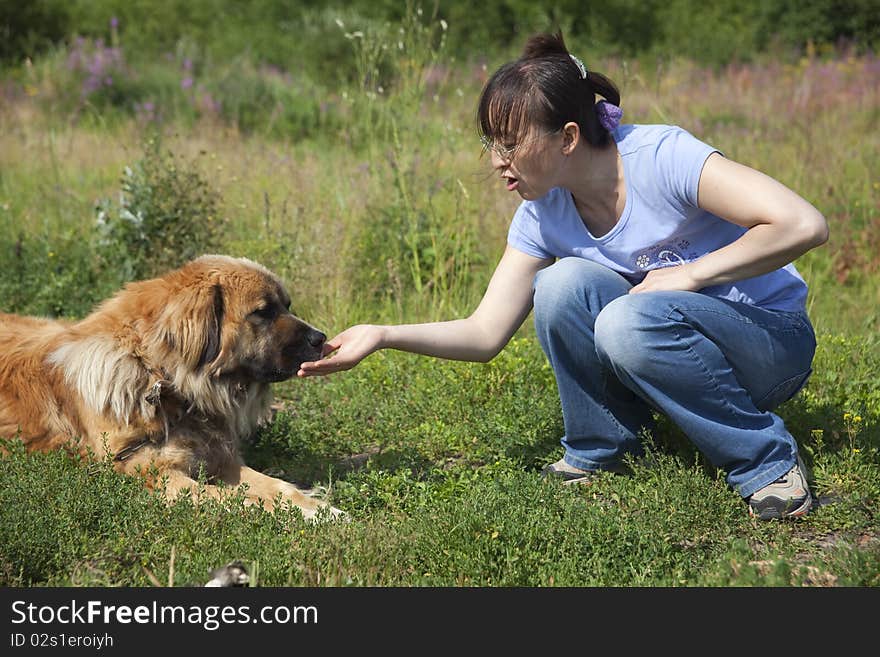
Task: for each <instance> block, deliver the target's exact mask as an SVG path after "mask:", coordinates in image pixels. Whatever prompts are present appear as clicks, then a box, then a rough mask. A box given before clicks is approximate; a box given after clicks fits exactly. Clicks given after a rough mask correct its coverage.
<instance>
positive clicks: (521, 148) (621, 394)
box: [299, 33, 828, 519]
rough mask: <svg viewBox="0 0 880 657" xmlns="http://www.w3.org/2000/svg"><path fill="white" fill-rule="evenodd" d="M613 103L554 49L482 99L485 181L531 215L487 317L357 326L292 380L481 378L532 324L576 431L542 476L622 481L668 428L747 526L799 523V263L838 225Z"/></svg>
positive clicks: (512, 243)
mask: <svg viewBox="0 0 880 657" xmlns="http://www.w3.org/2000/svg"><path fill="white" fill-rule="evenodd" d="M597 96H598V97H602V98H604V100H599V101H598V102H596V98H597ZM619 103H620V98H619V93H618V91H617V89H616V87H615V86H614V84H613V83H612V82H611V81H610V80H608V79H607V78H606V77H604V76H602V75H600V74H598V73H595V72H592V71H588V70H587V69H586V68H585V67H584V65H583V63H582V62H581V61H580V60H579V59H577V58H576V57H574V56H573V55H570V54H569V52H568V50H567V49H566V46H565V43H564V41H563V38H562V35H561V34H559V33H557V34H555V35H547V34H544V35H537V36H534V37H532V38H531V39H530V40H529V41H528V43H527V44H526V47H525V49H524V52H523V54H522V56H521V57H520V58H519V59H518V60H516V61H514V62H510V63H508V64H506V65H504V66H502V67H501V68H500V69H499V70H498V71H496V72H495V73H494V74H493V76H492V77H491V79H490V80H489V81H488V83H487V84H486V86H485V87H484V89H483V92H482V94H481V97H480V102H479V110H478V116H479V124H480V130H481V132H482V136H483V140H484V145H486V147H487V148H488V150H489V152H490V154H491V162H492V167H493V169H494V170H496V171H497V172H498V174H499V176H500V177H501V179H502V181H503V182H504V183H505V184H506V187H507V190H508V191H515V192H517V193H518V194H519V195H520V196H521V197H522V199H523V202H522V203H521V205H520V206H519V209H518V210H517V211H516V213H515V215H514V217H513V221H512V223H511V225H510V229H509V232H508V244H507V248H506V250H505V252H504V255H503V256H502V258H501V260H500V262H499V263H498V266H497V268H496V270H495V272H494V274H493V276H492V278H491V280H490V281H489V285H488V287H487V289H486V292H485V295H484V296H483V299H482V300H481V302H480V304H479V306H478V307H477V309H476V310H475V311H474V313H473V314H472V315H471V316H469V317H467V318H465V319H458V320H454V321H447V322H434V323H428V324H411V325H398V326H375V325H359V326H354V327H351V328H349V329H347V330H345V331H343V332H342V333H340V334H339V335H338V336H336V337H335V338H333V339H332V340H329V341H328V342H327V346H326V347H325V355H327V354H332V355H331V356H330V357H329V358H325V359H323V360H320V361H317V362H309V363H303V365H302V369H301V370H300V372H299V375H300V376H311V375H316V374H327V373H330V372H336V371H340V370H345V369H349V368H351V367H354V366H355V365H356V364H357V363H358V362H360V361H361V360H362V359H363V358H364V357H366V356H367V355H369V354H370V353H372V352H374V351H376V350H378V349H387V348H391V349H399V350H404V351H409V352H414V353H419V354H425V355H429V356H435V357H440V358H448V359H458V360H471V361H488V360H490V359H491V358H493V357H494V356H495V355H496V354H497V353H498V352H499V351H500V350H501V349H502V348H503V347H504V345H505V344H507V342H508V340H509V339H510V338H511V336H512V335H513V334H514V332H515V331H516V330H517V329H518V328H519V326H520V325H521V324H522V322H523V321H524V320H525V318H526V316H527V315H528V314H529V312H530V311H531V310H532V308H534V312H535V320H534V321H535V328H536V331H537V336H538V340H539V341H540V343H541V346H542V348H543V350H544V352H545V354H546V355H547V358H548V359H549V361H550V364H551V365H552V367H553V371H554V373H555V376H556V381H557V384H558V388H559V395H560V400H561V405H562V413H563V420H564V426H565V436H564V437H563V438H562V444H563V446H564V447H565V454H564V456H563V458H562V459H561V460H560V461H558V462H556V463H553V464H552V465H549V466H548V467H547V468H546V469H545V473H547V474H552V475H554V476H559V477H561V478H563V479H564V480H566V481H585V480H587V479H589V477H590V476H591V474H593V473H594V472H596V471H598V470H612V471H614V470H618V469H620V466H621V458H622V456H623V455H624V454H625V453H627V452H632V453H635V454H638V453H640V451H641V445H640V443H639V435H640V434H641V433H642V432H643V431H645V430H650V428H651V426H652V420H653V414H652V411H653V410H657V411H660V412H662V413H665V414H666V415H667V416H668V417H669V418H670V419H671V420H672V421H674V422H675V423H676V424H677V425H678V426H679V427H680V428H681V429H682V430H683V431H684V433H685V434H686V435H687V436H688V438H689V439H690V440H691V441H692V442H693V443H694V444H695V445H696V446H697V447H698V448H699V449H700V450H701V451H702V452H703V453H704V454H705V455H706V456H707V457H708V458H709V460H711V462H712V463H713V464H715V465H716V466H717V467H719V468H722V469H723V470H724V471H725V472H726V475H727V482H728V484H729V485H730V486H731V487H732V488H733V489H735V490H736V491H737V492H738V493H739V494H740V495H741V496H742V497H743V498H744V499H746V500H747V501H748V504H749V510H750V512H751V513H752V515H754V516H757V517H759V518H763V519H767V518H780V517H788V516H800V515H803V514H804V513H806V512H807V511H808V510H809V508H810V506H811V503H812V497H811V495H810V491H809V487H808V485H807V481H806V477H805V473H804V466H803V463H802V462H801V459H800V457H799V455H798V448H797V444H796V442H795V440H794V438H793V437H792V436H791V434H790V433H789V432H788V431H787V430H786V428H785V426H784V423H783V421H782V419H781V418H780V417H779V416H777V415H776V414H774V413H772V409H774V408H775V407H776V406H778V405H779V404H781V403H782V402H784V401H786V400H787V399H790V398H791V397H792V396H793V395H794V394H795V393H796V392H797V391H798V390H799V389H800V388H801V387H802V386H803V385H804V383H805V382H806V380H807V378H808V376H809V374H810V372H811V363H812V359H813V354H814V352H815V346H816V343H815V336H814V333H813V329H812V326H811V324H810V321H809V319H808V317H807V314H806V311H805V305H804V301H805V299H806V295H807V286H806V284H805V283H804V281H803V279H802V278H801V276H800V275H799V274H798V272H797V270H796V269H795V267H794V266H793V265H792V264H791V263H792V262H793V261H794V260H795V259H796V258H798V257H799V256H801V255H802V254H804V253H805V252H807V251H808V250H810V249H812V248H813V247H816V246H818V245H820V244H822V243H824V242H825V241H826V240H827V238H828V227H827V224H826V222H825V219H824V217H823V216H822V215H821V214H820V213H819V212H818V211H817V210H816V209H815V208H814V207H813V206H812V205H810V204H809V203H808V202H807V201H805V200H804V199H803V198H801V197H800V196H798V195H797V194H796V193H794V192H793V191H791V190H790V189H788V188H786V187H785V186H783V185H782V184H780V183H779V182H777V181H775V180H773V179H771V178H769V177H768V176H766V175H764V174H762V173H760V172H758V171H755V170H753V169H751V168H749V167H746V166H744V165H741V164H738V163H736V162H734V161H732V160H729V159H727V158H725V157H724V156H723V155H722V154H721V153H720V152H718V151H717V150H715V149H714V148H712V147H710V146H708V145H706V144H704V143H702V142H701V141H699V140H698V139H696V138H694V137H693V136H692V135H690V134H689V133H687V132H686V131H684V130H682V129H681V128H678V127H675V126H665V125H619V118H620V115H621V111H620V109H619V107H618V105H619ZM334 352H335V353H334Z"/></svg>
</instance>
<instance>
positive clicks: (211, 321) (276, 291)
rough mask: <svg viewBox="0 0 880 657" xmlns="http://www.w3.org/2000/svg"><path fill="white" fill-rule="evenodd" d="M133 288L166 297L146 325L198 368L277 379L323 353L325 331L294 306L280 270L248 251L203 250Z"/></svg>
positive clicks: (172, 352)
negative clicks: (234, 254) (245, 255)
mask: <svg viewBox="0 0 880 657" xmlns="http://www.w3.org/2000/svg"><path fill="white" fill-rule="evenodd" d="M131 291H132V292H133V293H135V295H136V296H146V297H149V298H150V300H151V301H152V302H155V299H156V298H159V299H161V300H162V305H163V307H161V308H156V309H155V310H154V312H153V313H148V319H146V320H145V324H146V325H147V326H146V327H145V328H147V330H148V331H149V330H152V332H153V339H154V341H159V342H161V344H162V345H163V350H164V351H165V352H166V353H167V356H168V358H169V359H170V360H171V361H172V362H174V361H177V362H179V363H181V364H185V367H186V368H188V369H190V370H191V371H193V372H202V373H205V374H207V375H209V376H211V377H215V378H217V377H223V378H231V379H235V380H238V381H243V382H262V383H271V382H275V381H283V380H285V379H289V378H290V377H292V376H293V375H294V374H296V372H297V370H298V369H299V366H300V364H301V363H302V362H304V361H307V360H316V359H318V358H320V357H321V349H322V347H323V345H324V340H325V338H326V336H325V335H324V334H323V333H321V332H320V331H318V330H317V329H315V328H313V327H312V326H310V325H309V324H307V323H306V322H304V321H303V320H301V319H300V318H298V317H296V316H295V315H293V313H291V311H290V295H289V294H288V293H287V291H286V290H285V288H284V286H283V285H282V283H281V281H280V280H279V278H278V277H277V276H276V275H275V274H273V273H272V272H270V271H269V270H268V269H266V268H265V267H263V266H261V265H259V264H257V263H255V262H252V261H250V260H247V259H245V258H231V257H228V256H218V255H209V256H202V257H200V258H197V259H196V260H193V261H192V262H190V263H188V264H187V265H185V266H183V267H182V268H180V269H177V270H175V271H173V272H170V273H168V274H166V275H165V276H163V277H161V278H159V279H155V280H153V281H147V282H144V283H142V284H135V285H133V286H131ZM157 291H158V293H157ZM149 315H153V318H149ZM142 316H143V315H142Z"/></svg>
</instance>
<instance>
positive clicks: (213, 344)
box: [196, 284, 225, 369]
mask: <svg viewBox="0 0 880 657" xmlns="http://www.w3.org/2000/svg"><path fill="white" fill-rule="evenodd" d="M224 314H225V306H224V301H223V288H222V287H221V286H220V285H219V284H215V285H214V288H213V302H212V303H211V305H210V306H209V307H208V308H207V309H206V313H205V315H206V316H205V346H204V348H203V349H202V353H201V355H200V356H199V362H198V364H197V365H196V367H197V368H199V369H201V368H203V367H205V365H208V364H209V363H213V362H214V361H215V360H217V357H218V356H219V355H220V348H221V344H222V343H221V333H222V331H223V316H224Z"/></svg>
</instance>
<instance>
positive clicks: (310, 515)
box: [302, 504, 351, 523]
mask: <svg viewBox="0 0 880 657" xmlns="http://www.w3.org/2000/svg"><path fill="white" fill-rule="evenodd" d="M302 514H303V518H304V519H305V520H306V521H308V522H317V523H320V522H351V518H350V517H349V516H348V514H347V513H346V512H345V511H342V510H341V509H337V508H336V507H335V506H330V505H329V504H322V505H321V506H319V507H317V508H315V509H302Z"/></svg>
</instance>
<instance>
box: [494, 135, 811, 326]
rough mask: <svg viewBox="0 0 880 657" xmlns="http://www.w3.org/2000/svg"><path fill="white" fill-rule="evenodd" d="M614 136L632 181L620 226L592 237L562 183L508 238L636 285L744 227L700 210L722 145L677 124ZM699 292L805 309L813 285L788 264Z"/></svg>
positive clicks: (516, 221) (522, 209)
mask: <svg viewBox="0 0 880 657" xmlns="http://www.w3.org/2000/svg"><path fill="white" fill-rule="evenodd" d="M612 136H613V137H614V141H615V142H616V143H617V149H618V151H619V152H620V157H621V160H622V161H623V171H624V179H625V183H626V206H625V207H624V209H623V213H622V215H621V216H620V219H619V220H618V222H617V224H615V226H614V227H613V228H612V229H611V230H610V231H609V232H608V233H606V234H605V235H603V236H601V237H593V235H591V234H590V232H589V231H588V230H587V228H586V226H585V225H584V223H583V221H581V217H580V215H579V214H578V212H577V209H575V205H574V199H573V198H572V196H571V194H570V193H569V192H568V191H567V190H565V189H562V188H561V187H556V188H554V189H551V190H550V191H549V192H548V193H547V194H545V195H544V196H543V197H541V198H539V199H536V200H534V201H523V202H522V204H521V205H520V206H519V208H518V209H517V211H516V214H514V216H513V221H512V222H511V224H510V230H509V231H508V235H507V241H508V243H509V244H510V245H511V246H512V247H513V248H515V249H517V250H519V251H522V252H523V253H527V254H529V255H532V256H535V257H538V258H548V257H555V258H563V257H568V256H576V257H579V258H586V259H587V260H592V261H594V262H597V263H599V264H601V265H605V266H606V267H609V268H610V269H613V270H614V271H616V272H619V273H620V274H621V275H623V276H624V277H625V278H626V279H627V280H629V281H630V282H631V283H633V284H636V283H638V282H640V281H641V280H642V279H643V278H644V277H645V274H646V273H647V272H648V271H650V270H652V269H659V268H661V267H670V266H673V265H678V264H683V263H686V262H691V261H693V260H697V259H698V258H700V257H701V256H703V255H705V254H707V253H710V252H712V251H716V250H718V249H719V248H721V247H723V246H725V245H727V244H730V243H731V242H733V241H734V240H736V239H737V238H739V237H740V236H741V235H742V234H743V233H744V232H745V231H746V229H745V228H743V227H742V226H738V225H736V224H734V223H731V222H729V221H725V220H724V219H721V218H719V217H716V216H715V215H713V214H710V213H709V212H706V211H705V210H701V209H700V208H699V207H697V189H698V186H699V182H700V174H701V172H702V170H703V164H705V162H706V158H708V157H709V155H711V154H712V153H714V152H716V151H717V149H715V148H712V147H711V146H709V145H707V144H705V143H703V142H701V141H700V140H698V139H696V138H695V137H694V136H693V135H691V134H690V133H688V132H687V131H685V130H683V129H682V128H679V127H677V126H668V125H622V126H620V127H618V128H617V129H616V130H614V131H613V132H612ZM700 292H702V293H704V294H709V295H712V296H716V297H721V298H723V299H730V300H732V301H741V302H744V303H748V304H752V305H755V306H760V307H762V308H770V309H774V310H786V311H802V310H803V309H804V304H805V300H806V296H807V285H806V283H805V282H804V279H803V278H802V277H801V276H800V274H799V273H798V272H797V270H796V269H795V266H794V265H793V264H789V265H786V266H785V267H782V268H780V269H777V270H776V271H772V272H770V273H768V274H764V275H762V276H755V277H753V278H748V279H744V280H740V281H735V282H733V283H727V284H724V285H714V286H711V287H706V288H703V289H702V290H700Z"/></svg>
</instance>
